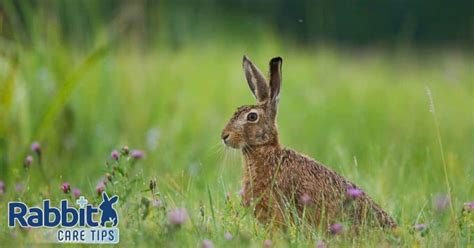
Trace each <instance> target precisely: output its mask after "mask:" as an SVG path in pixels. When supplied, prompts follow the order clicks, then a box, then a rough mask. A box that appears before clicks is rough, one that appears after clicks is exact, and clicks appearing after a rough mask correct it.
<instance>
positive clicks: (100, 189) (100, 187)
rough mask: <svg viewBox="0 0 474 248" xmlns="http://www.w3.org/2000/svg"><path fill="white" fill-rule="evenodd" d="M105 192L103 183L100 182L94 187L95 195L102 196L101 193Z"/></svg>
mask: <svg viewBox="0 0 474 248" xmlns="http://www.w3.org/2000/svg"><path fill="white" fill-rule="evenodd" d="M104 190H105V183H104V181H100V182H98V183H97V186H95V191H96V192H97V195H99V196H100V195H102V192H104Z"/></svg>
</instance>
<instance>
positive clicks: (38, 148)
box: [31, 141, 41, 155]
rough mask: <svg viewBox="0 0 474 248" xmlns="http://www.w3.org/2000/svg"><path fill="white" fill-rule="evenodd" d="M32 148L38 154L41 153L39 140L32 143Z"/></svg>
mask: <svg viewBox="0 0 474 248" xmlns="http://www.w3.org/2000/svg"><path fill="white" fill-rule="evenodd" d="M31 150H32V151H33V152H35V153H36V154H38V155H41V145H40V144H39V143H38V142H36V141H35V142H33V143H32V144H31Z"/></svg>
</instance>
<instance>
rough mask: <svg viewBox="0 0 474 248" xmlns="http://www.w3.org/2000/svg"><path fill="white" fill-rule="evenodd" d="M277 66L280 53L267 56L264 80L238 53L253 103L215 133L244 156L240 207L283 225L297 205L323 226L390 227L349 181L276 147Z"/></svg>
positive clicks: (383, 214)
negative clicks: (250, 208) (342, 223)
mask: <svg viewBox="0 0 474 248" xmlns="http://www.w3.org/2000/svg"><path fill="white" fill-rule="evenodd" d="M281 66H282V59H281V58H280V57H276V58H273V59H271V60H270V76H269V82H267V80H266V79H265V77H264V76H263V74H262V73H261V72H260V70H259V69H258V68H257V67H256V66H255V65H254V64H253V63H252V62H251V61H250V60H249V58H247V57H246V56H244V58H243V68H244V72H245V77H246V79H247V82H248V85H249V87H250V90H251V91H252V93H253V95H254V96H255V98H256V99H257V104H255V105H244V106H241V107H239V108H238V109H237V111H236V112H235V113H234V115H233V116H232V118H231V119H230V120H229V123H228V124H227V125H226V127H225V128H224V130H223V131H222V134H221V138H222V140H223V142H224V143H225V144H226V145H227V146H230V147H232V148H235V149H240V150H241V151H242V154H243V156H244V160H245V164H244V176H243V196H242V198H243V204H244V206H246V207H248V206H251V205H252V206H255V216H256V217H257V219H258V220H259V221H260V222H263V223H269V222H272V223H277V224H281V225H284V223H286V222H285V221H286V220H288V219H285V218H286V216H288V212H292V213H289V215H290V216H291V215H294V214H295V213H297V214H298V215H299V216H301V214H302V213H303V209H307V210H308V209H312V211H305V219H308V220H309V221H310V223H312V224H314V225H321V224H322V227H324V228H325V227H327V226H328V225H329V224H331V223H334V222H336V221H347V220H349V221H350V222H351V223H353V225H354V227H359V226H361V225H362V224H368V225H369V226H376V227H382V228H394V227H396V223H395V221H394V220H393V219H392V218H391V217H390V215H388V214H387V213H386V212H385V211H384V210H382V209H381V208H380V207H379V206H378V205H377V204H376V203H375V202H374V201H373V200H372V199H371V198H370V197H369V196H367V195H366V194H364V193H363V192H362V191H361V190H360V189H359V188H358V187H357V186H356V185H355V184H353V183H351V182H349V181H347V180H346V179H344V178H343V177H342V176H340V175H338V174H337V173H336V172H334V171H332V170H330V169H329V168H327V167H326V166H324V165H323V164H322V163H320V162H318V161H315V160H313V159H311V158H310V157H308V156H306V155H303V154H300V153H298V152H295V151H293V150H291V149H287V148H282V147H281V145H280V143H279V140H278V129H277V124H276V120H275V119H276V115H277V105H278V99H279V94H280V87H281V82H282V73H281ZM290 206H294V207H293V208H291V207H290ZM289 209H293V210H289ZM294 209H296V210H297V211H294Z"/></svg>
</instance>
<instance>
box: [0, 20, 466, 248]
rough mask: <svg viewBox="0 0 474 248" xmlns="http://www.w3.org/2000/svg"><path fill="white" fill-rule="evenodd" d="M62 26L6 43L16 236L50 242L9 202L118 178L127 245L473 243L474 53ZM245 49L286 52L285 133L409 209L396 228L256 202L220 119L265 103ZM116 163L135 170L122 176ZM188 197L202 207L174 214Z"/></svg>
mask: <svg viewBox="0 0 474 248" xmlns="http://www.w3.org/2000/svg"><path fill="white" fill-rule="evenodd" d="M38 25H40V24H38ZM49 28H50V29H44V30H43V29H41V28H40V30H42V35H36V36H35V39H33V40H32V41H31V42H30V43H28V44H23V43H20V42H15V41H8V40H2V42H1V46H0V48H1V53H0V180H1V181H2V182H3V183H4V186H3V187H2V188H1V189H0V192H1V193H0V203H1V204H0V213H1V214H0V223H1V224H0V233H1V234H0V243H1V244H2V246H10V245H20V246H27V245H28V244H35V242H38V241H40V240H41V237H40V236H39V235H38V233H37V230H28V229H21V228H14V229H10V228H8V227H7V225H6V223H7V220H6V212H7V202H8V201H12V200H21V201H25V202H26V203H29V204H31V205H35V204H40V203H41V201H42V199H43V198H50V199H52V200H53V202H54V201H56V202H59V200H60V199H63V198H67V199H71V201H73V200H74V197H75V194H77V195H79V194H78V191H77V190H80V195H84V196H85V197H87V198H88V199H89V200H90V201H94V202H98V201H99V199H100V198H99V197H98V194H97V191H98V190H99V191H101V190H102V188H103V189H104V190H105V191H107V192H108V193H109V194H110V193H115V194H118V195H119V196H120V197H121V198H120V202H119V204H118V209H119V216H120V223H119V228H120V231H121V233H120V240H121V242H120V244H119V246H122V247H129V246H137V247H144V246H158V247H196V246H200V245H202V244H203V245H204V247H210V246H209V245H211V244H210V243H211V242H212V243H213V245H214V246H215V247H242V246H244V247H245V246H248V247H261V246H262V245H267V246H268V245H269V244H270V241H265V240H271V243H272V244H273V246H275V247H314V246H315V245H318V244H319V245H322V244H321V242H322V241H323V240H324V242H325V243H326V244H327V245H328V246H329V247H339V246H344V247H380V246H407V247H469V246H471V247H472V244H473V240H474V213H473V212H472V209H471V210H468V208H469V207H468V206H466V205H465V203H468V202H472V201H474V186H473V185H474V184H473V182H474V156H473V151H474V59H473V58H474V57H473V55H472V53H470V52H465V51H463V50H457V49H446V48H445V49H437V48H432V49H425V50H418V49H415V48H412V47H409V46H408V47H404V46H401V47H399V48H395V49H390V50H387V49H382V48H367V49H356V48H350V47H339V46H331V45H328V44H319V45H317V46H313V47H304V46H297V45H296V44H292V43H291V42H285V41H281V40H279V39H278V37H276V36H275V35H272V34H271V33H268V34H264V35H261V36H260V37H258V39H252V40H245V39H242V40H239V41H234V40H232V39H231V38H220V39H213V40H207V41H205V42H203V41H201V42H196V43H187V44H185V45H183V46H181V47H179V48H175V47H172V46H167V45H166V44H163V43H158V44H157V45H149V46H147V47H143V46H140V45H137V43H135V42H136V41H134V40H133V39H129V40H126V41H124V42H115V41H114V40H113V37H112V38H111V37H108V36H107V35H103V36H101V35H100V34H99V35H97V37H98V38H97V39H96V41H94V43H93V44H92V45H87V46H84V47H75V46H73V45H71V44H69V43H67V42H64V40H63V39H62V38H61V36H60V35H58V33H60V31H58V30H55V29H54V26H53V28H51V27H49ZM244 54H246V55H248V56H249V57H250V58H252V60H253V61H254V62H255V63H256V64H257V65H258V66H259V67H260V68H261V69H262V70H267V68H266V66H267V63H268V60H269V59H270V58H271V57H273V56H276V55H279V56H282V57H283V59H284V62H283V84H282V92H281V99H280V106H279V115H278V124H279V129H280V139H281V142H282V144H283V145H285V146H288V147H292V148H294V149H296V150H298V151H301V152H303V153H306V154H308V155H310V156H312V157H314V158H316V159H317V160H319V161H322V162H323V163H325V164H326V165H327V166H328V167H330V168H332V169H333V170H335V171H337V172H338V173H340V174H341V175H343V176H345V177H346V178H348V179H350V180H351V181H353V182H355V183H356V184H358V185H359V186H360V187H361V188H362V189H363V190H364V191H365V192H367V194H369V195H370V196H372V197H373V198H374V199H375V200H376V201H377V202H378V203H380V205H381V206H383V207H384V208H385V209H386V210H387V211H388V212H389V213H391V214H392V216H393V217H394V218H395V219H396V221H397V222H398V223H399V228H398V230H397V231H396V233H389V234H387V233H381V232H374V231H367V232H363V233H362V234H361V235H358V236H354V235H350V234H349V233H345V232H342V233H341V234H337V235H331V234H327V233H321V232H318V231H317V230H314V229H311V228H309V227H303V226H296V225H291V226H290V227H289V228H288V229H285V230H274V229H271V228H268V227H267V226H265V225H261V224H259V223H257V221H256V220H255V218H254V217H253V215H252V211H251V210H246V209H244V208H242V207H241V205H240V196H239V190H240V188H241V184H240V183H241V175H242V159H241V156H240V153H239V152H238V151H236V150H230V149H228V148H225V147H224V146H223V145H222V143H221V141H220V132H221V129H222V128H223V127H224V125H225V124H226V123H227V121H228V119H229V118H230V117H231V115H232V113H233V111H234V110H235V109H236V108H237V107H238V106H240V105H243V104H252V103H253V102H254V99H253V97H252V95H251V93H250V91H249V89H248V86H247V84H246V82H245V79H244V75H243V72H242V65H241V60H242V56H243V55H244ZM35 142H37V143H35ZM33 143H35V145H33V150H32V147H31V146H32V144H33ZM38 145H39V147H40V148H39V147H38ZM124 146H127V147H128V148H129V151H130V152H129V155H130V156H128V155H124V154H125V153H124V150H123V149H124V148H123V147H124ZM35 149H36V150H35ZM38 149H41V153H39V152H38V151H39V150H38ZM114 150H116V151H118V152H122V155H121V158H120V159H119V161H116V160H115V159H114V158H112V157H111V153H112V151H114ZM140 152H143V153H144V156H142V154H141V153H140ZM27 156H32V157H31V158H32V161H30V160H27V159H26V158H27ZM115 156H116V155H115ZM40 160H41V162H40ZM25 164H26V165H25ZM114 166H115V167H120V168H122V169H120V170H123V171H121V172H118V170H115V174H114V175H112V174H113V173H114V170H113V169H112V168H113V167H114ZM104 180H105V181H106V184H105V185H102V182H103V181H104ZM150 181H152V183H151V184H152V186H151V187H150ZM155 181H156V187H155V186H154V182H155ZM65 182H67V183H68V184H69V185H70V187H71V190H72V191H73V192H69V191H68V190H66V191H67V193H64V191H65V190H64V188H63V187H64V183H65ZM73 193H74V194H73ZM77 195H76V196H77ZM176 208H179V209H182V210H181V211H186V213H187V215H188V218H185V219H179V218H178V220H176V219H173V216H170V212H173V211H176V210H175V209H176ZM183 209H184V210H183ZM463 209H467V210H464V211H463ZM171 215H172V214H171ZM343 224H344V223H343ZM205 240H207V241H205ZM203 242H204V243H203ZM318 242H319V243H318Z"/></svg>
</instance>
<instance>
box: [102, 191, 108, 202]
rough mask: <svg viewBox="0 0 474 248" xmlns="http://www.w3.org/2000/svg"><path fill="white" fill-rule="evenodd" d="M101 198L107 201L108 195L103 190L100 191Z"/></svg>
mask: <svg viewBox="0 0 474 248" xmlns="http://www.w3.org/2000/svg"><path fill="white" fill-rule="evenodd" d="M102 200H103V201H104V202H108V201H109V196H108V195H107V193H105V191H104V192H103V193H102Z"/></svg>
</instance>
